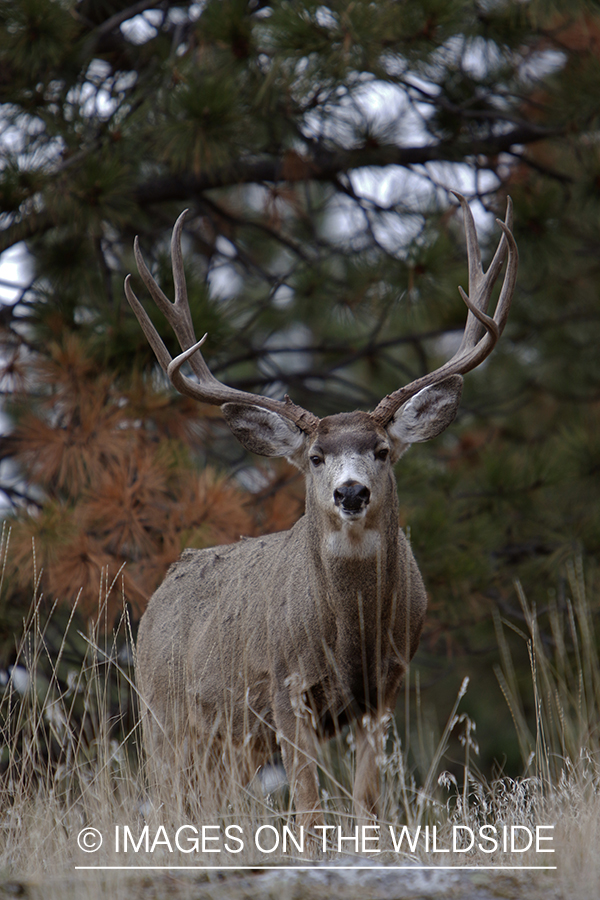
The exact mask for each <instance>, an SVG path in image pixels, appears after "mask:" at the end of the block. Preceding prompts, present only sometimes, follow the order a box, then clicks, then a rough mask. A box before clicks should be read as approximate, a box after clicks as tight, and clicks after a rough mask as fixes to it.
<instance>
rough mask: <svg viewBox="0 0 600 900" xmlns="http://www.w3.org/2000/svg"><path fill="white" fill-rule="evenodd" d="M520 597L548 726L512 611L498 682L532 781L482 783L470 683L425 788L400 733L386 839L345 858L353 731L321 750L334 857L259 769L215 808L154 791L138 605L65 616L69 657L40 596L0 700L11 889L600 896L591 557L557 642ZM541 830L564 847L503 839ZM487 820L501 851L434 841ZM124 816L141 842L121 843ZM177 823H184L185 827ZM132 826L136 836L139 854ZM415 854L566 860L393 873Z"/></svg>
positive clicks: (554, 631) (455, 859) (4, 848)
mask: <svg viewBox="0 0 600 900" xmlns="http://www.w3.org/2000/svg"><path fill="white" fill-rule="evenodd" d="M117 588H118V585H115V584H105V586H104V596H103V599H102V603H101V605H100V619H101V617H102V611H103V609H105V608H106V601H107V598H108V596H109V595H110V593H111V592H113V591H115V590H117ZM519 591H520V597H521V601H522V604H523V610H524V613H525V621H526V624H527V629H528V633H524V634H523V638H524V640H525V641H527V643H528V647H529V652H530V658H531V666H532V685H533V691H534V697H535V708H536V715H537V721H536V731H535V733H532V732H531V731H530V729H529V728H528V726H527V723H526V719H525V715H524V713H523V700H522V698H521V695H520V693H519V690H518V685H517V679H516V675H515V672H514V666H513V662H512V659H511V655H510V652H509V649H508V642H507V641H506V639H505V634H504V627H505V624H504V623H502V622H501V621H500V620H498V622H497V626H498V636H499V641H500V647H501V653H502V662H503V665H502V669H501V670H500V671H499V672H498V676H499V680H500V683H501V686H502V688H503V690H504V693H505V695H506V698H507V700H508V702H509V705H510V708H511V710H512V713H513V718H514V721H515V725H516V728H517V733H518V736H519V741H520V744H521V748H522V753H523V756H524V760H525V764H526V769H525V775H524V777H523V778H521V779H519V780H511V779H508V778H505V779H502V780H499V781H495V782H493V783H486V782H485V781H484V780H483V779H482V778H481V777H480V776H479V775H478V774H477V772H476V770H475V769H474V768H473V754H474V752H475V750H476V747H475V743H474V741H473V729H472V723H471V722H470V720H469V719H468V717H467V716H465V715H464V714H462V713H461V711H460V701H461V699H462V696H463V694H464V691H465V690H466V684H465V685H463V688H462V689H461V692H460V693H459V696H458V697H457V699H456V703H455V705H454V708H453V709H452V710H451V711H450V715H449V717H448V721H447V724H446V727H445V729H444V730H443V732H442V734H441V736H440V738H439V740H438V742H437V745H436V746H435V748H434V751H433V752H432V753H431V757H430V759H429V760H428V768H427V771H426V775H425V777H424V778H422V779H421V780H420V782H419V783H417V781H416V778H415V775H414V772H413V771H412V770H411V768H410V766H409V763H408V761H407V756H406V752H405V747H406V744H407V741H406V739H403V738H402V737H401V736H400V735H399V734H398V733H397V732H394V733H393V734H392V735H391V736H390V739H389V741H388V747H387V752H386V756H385V759H384V760H383V761H382V767H381V773H382V786H383V796H384V804H383V813H382V816H381V818H380V820H379V822H378V825H379V827H380V831H379V832H378V833H377V834H378V840H371V841H369V840H368V838H372V837H373V836H374V835H375V834H376V832H375V830H370V831H367V832H365V836H366V838H367V841H366V842H365V844H364V845H362V841H361V840H360V837H361V832H359V846H358V851H357V852H356V850H355V848H354V846H353V842H352V841H349V840H345V841H342V844H341V846H342V852H340V845H339V843H338V838H339V835H340V834H341V836H342V837H344V838H349V837H352V836H354V835H355V826H356V822H355V821H354V819H353V817H352V808H351V801H350V785H351V784H352V768H353V748H352V741H351V738H349V737H348V735H347V734H344V735H341V736H340V737H339V739H338V740H337V741H334V742H332V743H331V744H329V745H326V746H324V747H323V751H322V756H321V758H320V760H319V763H320V766H321V775H322V786H323V802H324V807H325V810H326V818H327V822H328V824H330V825H332V826H334V828H333V829H332V830H331V831H330V832H329V833H328V838H329V840H328V843H327V848H326V849H325V851H324V852H323V850H322V848H321V847H320V843H321V836H319V841H318V844H317V847H316V849H315V843H314V842H313V843H312V844H309V842H306V843H305V844H304V846H303V849H302V850H299V849H298V847H297V843H299V842H300V839H301V836H300V834H299V832H298V831H297V830H296V829H295V825H294V821H293V815H291V814H290V813H289V810H287V806H286V803H287V800H286V797H287V792H286V790H285V789H281V788H279V789H275V790H273V791H272V793H267V794H266V795H264V794H263V791H262V789H261V785H260V781H259V779H258V777H257V778H255V779H254V780H253V782H251V783H250V784H241V783H237V784H236V783H232V784H231V785H230V786H228V789H227V791H226V792H216V791H215V792H213V794H212V795H211V792H210V790H209V789H207V788H205V789H204V790H203V796H202V802H200V799H199V796H198V793H197V792H196V791H194V790H193V789H192V787H191V785H190V784H182V783H177V781H176V780H175V788H174V789H172V790H171V792H170V793H169V796H168V797H166V798H165V797H163V798H162V802H159V801H158V800H157V798H154V802H153V801H152V798H149V797H148V796H147V794H146V789H145V783H144V762H143V754H142V752H141V734H140V729H139V722H138V718H137V713H136V708H135V703H134V698H135V687H134V684H133V667H132V665H131V663H132V656H133V647H132V641H131V632H130V628H129V622H128V619H127V615H126V614H125V613H124V614H123V616H122V618H121V621H120V622H119V625H118V627H117V629H116V630H115V631H114V633H113V634H112V635H110V637H106V636H103V635H104V632H103V630H102V629H99V628H98V627H92V626H90V629H89V632H88V634H86V635H82V634H81V633H78V632H77V629H76V627H75V625H74V622H75V619H74V618H73V617H71V619H69V621H68V622H66V623H65V624H63V625H62V638H61V641H60V646H59V648H58V651H54V652H51V651H50V649H49V648H50V645H51V643H52V642H51V641H50V639H49V636H50V635H51V633H52V630H53V628H55V626H56V623H57V616H58V612H57V610H56V609H54V610H52V612H51V613H50V615H49V616H46V618H45V619H42V617H41V615H40V607H41V602H40V597H39V596H38V595H37V592H36V593H35V596H34V602H33V605H32V610H31V613H30V616H29V618H28V620H27V622H25V623H24V630H23V636H22V638H21V641H20V644H19V651H18V659H17V663H18V664H19V665H21V666H23V668H24V669H26V670H27V673H28V674H29V682H28V684H27V686H26V687H25V688H24V686H23V685H22V684H20V683H19V681H18V674H19V673H18V671H17V672H15V671H13V676H12V678H11V679H10V680H9V682H8V684H7V686H6V689H5V692H4V697H3V699H2V701H1V705H0V741H1V756H0V760H1V764H2V771H3V774H2V781H1V794H0V826H1V831H0V871H1V873H2V877H1V879H0V895H1V894H2V893H11V892H12V893H15V892H16V893H18V892H24V893H25V894H27V895H29V896H32V897H37V896H40V897H42V895H43V897H44V900H49V898H51V897H53V896H55V895H56V896H60V897H69V896H71V895H72V896H77V897H86V896H90V897H97V896H101V895H103V894H104V893H105V892H107V891H110V893H111V894H112V895H113V896H114V897H115V898H117V897H120V896H121V895H123V896H128V897H129V896H138V895H139V896H140V897H141V896H144V897H162V896H178V897H179V896H181V897H184V896H190V897H204V896H207V897H219V896H227V897H237V896H240V897H251V896H258V895H260V896H266V897H269V896H271V895H272V896H273V897H275V896H276V897H278V898H281V896H282V895H283V896H290V897H291V896H294V897H303V896H306V897H320V896H331V893H332V892H335V891H336V890H337V887H336V885H339V886H340V888H339V889H340V890H341V891H343V894H344V896H347V897H354V896H355V895H356V896H365V893H368V895H369V896H372V897H378V896H380V895H381V896H385V897H386V898H388V900H389V898H392V897H396V896H397V897H404V896H406V897H410V896H417V895H418V896H432V897H435V896H447V897H450V896H457V897H459V896H460V897H471V896H472V897H474V898H478V897H483V896H490V895H492V896H493V895H494V893H496V892H497V894H498V895H499V896H500V895H501V896H505V897H518V896H522V895H523V893H526V894H527V896H528V897H535V896H537V895H539V896H542V895H544V897H546V898H548V897H563V896H564V897H576V898H588V897H589V898H592V897H593V898H596V897H597V896H598V894H599V892H600V855H599V854H598V853H597V848H598V846H599V845H600V771H599V766H598V759H599V757H598V729H597V715H598V709H599V708H600V670H599V668H598V661H597V656H596V652H597V651H596V640H595V630H594V621H593V616H592V612H591V609H590V604H589V602H588V599H587V596H586V590H585V585H584V581H583V575H582V572H581V568H580V567H578V566H573V567H572V568H571V570H570V590H569V597H568V603H567V607H566V609H567V613H566V619H567V626H568V627H567V628H566V629H565V628H564V623H563V622H562V621H561V613H560V612H559V608H558V605H557V604H554V606H553V607H552V608H551V610H550V632H551V640H548V638H547V636H543V634H542V631H541V627H540V622H539V619H538V616H537V614H536V611H535V610H534V609H531V608H529V606H528V605H527V601H526V597H525V595H524V593H523V591H522V590H521V589H520V588H519ZM58 618H60V617H58ZM75 645H76V646H77V647H78V648H79V651H80V660H79V663H78V665H77V667H74V666H73V664H72V662H71V660H70V657H71V656H72V655H73V647H74V646H75ZM21 674H22V673H21ZM457 729H459V730H460V733H461V735H462V743H463V747H464V758H463V771H462V774H461V777H459V778H457V777H456V776H455V775H451V774H449V773H447V772H444V753H445V751H446V749H447V744H448V740H449V737H450V735H451V733H453V732H456V730H457ZM217 797H221V798H223V799H221V800H218V799H216V798H217ZM543 825H554V826H555V828H554V832H545V833H544V834H545V835H551V834H553V838H554V839H553V841H552V842H549V843H547V844H545V845H543V846H546V847H553V848H554V849H555V851H556V852H555V853H553V854H550V853H536V852H535V848H532V849H531V850H529V851H528V852H524V853H521V852H510V850H509V851H507V852H504V851H503V848H502V834H503V832H502V829H503V828H507V829H510V828H511V826H519V827H520V831H519V832H518V835H519V837H520V838H522V837H523V836H524V835H525V831H524V828H525V827H527V828H529V829H531V830H532V831H535V828H536V826H543ZM203 826H204V838H205V842H204V847H202V828H203ZM484 826H494V827H495V828H496V829H498V832H499V835H500V837H499V847H498V848H497V849H496V850H495V852H491V853H486V852H483V851H482V850H481V849H477V848H475V849H473V850H472V851H470V852H468V853H460V852H448V853H441V852H433V847H432V839H433V829H434V827H435V828H436V841H437V847H438V849H439V848H443V849H446V848H451V847H452V838H453V833H454V834H462V835H463V836H464V835H466V834H468V832H467V831H466V829H467V828H470V829H472V830H473V831H474V832H475V836H476V843H477V841H478V840H480V834H481V833H480V832H479V829H480V828H482V827H484ZM90 827H92V828H95V829H97V830H98V831H99V832H100V833H101V834H102V835H103V845H102V847H101V848H100V849H99V850H98V851H97V852H94V853H86V852H84V851H83V850H81V849H80V848H79V846H78V842H77V838H78V835H79V834H80V832H81V831H82V830H83V829H86V828H90ZM126 827H127V828H128V829H129V831H128V849H127V851H126V852H124V849H123V844H124V840H125V829H126ZM403 827H406V828H407V829H408V833H406V832H405V836H404V841H403V844H402V847H401V849H400V850H396V849H395V848H394V839H395V840H396V841H397V840H398V838H399V835H400V833H401V830H402V828H403ZM338 828H339V829H341V832H338V831H337V830H336V829H338ZM426 828H428V829H429V831H428V832H426V831H425V829H426ZM178 829H182V830H180V831H179V838H177V837H176V835H177V832H178ZM260 829H262V830H260ZM418 829H421V830H420V832H419V835H420V836H419V839H418V840H417V842H416V844H415V847H414V850H411V849H410V847H409V845H408V843H407V837H410V838H411V840H414V838H415V835H416V834H417V832H418ZM453 830H454V831H453ZM257 833H258V836H259V840H261V839H262V841H263V844H262V846H263V850H264V849H265V848H267V847H268V848H270V847H271V846H273V843H274V841H275V840H278V841H279V847H278V849H276V850H273V852H262V851H261V850H260V849H259V848H258V847H257V845H256V843H255V836H256V835H257ZM426 833H428V835H429V850H427V849H426V846H425V834H426ZM508 833H509V834H510V830H509V832H508ZM117 834H118V836H119V850H118V852H117V850H116V845H115V844H116V835H117ZM483 834H487V836H489V835H490V834H491V832H490V831H489V830H488V831H487V832H484V833H483ZM284 836H285V839H286V847H285V849H284V847H283V838H284ZM131 838H133V839H134V841H135V842H138V841H140V843H139V848H138V849H137V850H136V849H134V848H133V847H132V845H131ZM196 839H197V841H198V844H197V850H196V845H195V841H196ZM178 844H179V847H178V846H177V845H178ZM242 844H243V846H242ZM301 846H302V845H301ZM482 846H484V847H485V848H486V849H490V847H491V844H490V843H489V842H488V843H486V842H485V841H482ZM190 850H191V851H192V852H186V851H190ZM375 850H379V851H380V852H378V853H376V852H374V851H375ZM237 851H239V852H237ZM323 863H325V864H326V865H328V866H330V867H333V868H336V869H337V872H336V873H334V874H332V873H331V872H330V871H328V872H326V873H324V872H323V870H322V869H321V868H320V865H319V864H323ZM342 863H343V864H345V865H362V866H365V865H371V866H374V867H378V869H379V871H362V870H361V871H354V872H346V871H345V870H342V869H340V868H339V866H340V864H342ZM417 864H420V865H434V866H464V865H470V866H483V865H486V866H493V865H495V866H509V865H519V866H523V865H527V866H547V865H556V866H557V870H556V871H551V872H542V871H527V872H525V871H522V872H520V873H517V874H514V873H512V872H508V871H505V872H503V873H501V872H497V873H493V874H492V873H489V872H485V873H483V872H482V871H475V872H471V873H469V874H466V873H465V872H462V871H459V870H458V869H457V870H456V871H455V872H452V873H448V872H446V871H438V872H437V873H423V872H422V871H421V870H418V869H415V868H412V869H411V870H410V871H408V872H402V873H399V872H397V871H395V870H393V869H392V868H391V867H392V866H407V867H411V866H412V867H414V866H415V865H417ZM90 865H92V866H115V865H120V866H127V867H133V866H142V867H146V866H168V867H169V870H162V871H156V870H152V871H150V870H149V871H146V872H140V871H139V870H133V869H131V868H129V871H127V872H110V873H106V872H103V871H99V870H96V871H93V872H89V871H85V872H84V871H80V870H76V868H75V867H77V866H90ZM265 865H268V866H286V867H288V868H287V870H286V871H278V870H274V871H272V872H270V873H262V874H260V875H256V874H251V873H249V872H248V871H247V870H238V871H236V872H229V873H225V872H224V870H222V871H221V872H220V873H218V872H216V871H215V870H201V869H196V870H193V871H187V872H185V871H183V870H178V869H176V868H175V867H177V866H182V867H183V866H186V867H187V866H196V867H202V866H204V867H208V866H213V867H229V866H236V867H240V866H245V867H258V866H265ZM298 865H307V866H311V867H314V868H313V869H312V871H309V872H298V871H296V870H294V869H292V868H291V867H293V866H298ZM224 874H226V879H225V881H224V882H223V881H222V878H223V875H224ZM327 879H329V880H327ZM332 879H333V881H332ZM225 888H226V889H225ZM486 892H487V893H486ZM490 892H491V893H490Z"/></svg>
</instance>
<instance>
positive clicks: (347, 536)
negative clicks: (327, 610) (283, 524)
mask: <svg viewBox="0 0 600 900" xmlns="http://www.w3.org/2000/svg"><path fill="white" fill-rule="evenodd" d="M306 518H307V525H308V539H309V548H310V556H311V561H312V564H313V567H314V569H315V570H316V571H317V572H318V576H319V580H320V582H321V583H322V584H323V586H324V587H325V589H326V594H327V596H328V597H329V598H330V599H331V600H332V601H333V602H334V603H335V605H336V607H337V606H338V604H339V603H340V602H341V603H342V604H343V605H344V606H346V605H347V598H348V597H352V598H353V599H354V602H355V600H356V596H357V592H360V593H361V595H362V596H363V598H364V600H365V601H368V600H370V599H371V598H373V597H374V596H375V595H376V594H377V595H378V596H379V597H381V595H382V593H383V594H386V593H388V592H389V591H391V590H394V586H395V584H396V581H397V561H398V552H399V547H398V499H397V495H396V492H395V490H394V492H393V494H390V497H389V501H388V502H386V503H385V504H384V505H382V508H381V509H380V510H379V511H378V512H377V513H375V511H372V512H371V511H369V512H368V513H367V515H366V516H365V518H364V519H362V520H360V521H358V522H343V521H341V520H340V519H339V517H337V516H335V515H327V514H326V513H323V512H322V511H320V510H319V509H317V508H315V507H312V506H311V504H310V503H307V510H306Z"/></svg>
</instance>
